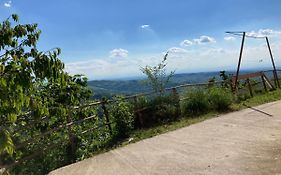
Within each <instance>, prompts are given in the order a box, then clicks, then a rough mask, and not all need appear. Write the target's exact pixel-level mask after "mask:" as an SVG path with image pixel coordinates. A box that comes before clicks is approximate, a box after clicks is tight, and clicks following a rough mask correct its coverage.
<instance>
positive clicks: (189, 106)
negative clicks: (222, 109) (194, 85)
mask: <svg viewBox="0 0 281 175" xmlns="http://www.w3.org/2000/svg"><path fill="white" fill-rule="evenodd" d="M185 98H186V99H185V101H184V102H183V104H182V110H183V113H184V114H186V115H199V114H203V113H207V112H208V111H209V110H210V104H209V101H208V98H207V93H206V91H204V90H203V89H196V90H192V91H190V92H188V93H187V94H186V96H185Z"/></svg>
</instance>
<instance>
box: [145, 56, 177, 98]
mask: <svg viewBox="0 0 281 175" xmlns="http://www.w3.org/2000/svg"><path fill="white" fill-rule="evenodd" d="M167 57H168V53H167V54H166V55H165V56H164V58H163V60H162V61H161V63H159V64H158V65H157V66H153V67H151V66H145V67H142V68H141V71H142V73H144V74H145V75H146V76H147V80H146V81H145V83H146V84H147V85H148V86H150V87H151V88H152V89H153V90H154V91H155V92H159V93H160V95H161V94H163V93H164V90H165V87H166V85H167V84H168V82H169V81H170V79H171V77H172V76H173V75H174V71H172V72H170V73H169V74H168V75H167V73H166V66H167V63H166V61H167Z"/></svg>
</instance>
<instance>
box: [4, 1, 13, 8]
mask: <svg viewBox="0 0 281 175" xmlns="http://www.w3.org/2000/svg"><path fill="white" fill-rule="evenodd" d="M4 6H5V7H7V8H10V7H11V6H12V1H8V2H5V3H4Z"/></svg>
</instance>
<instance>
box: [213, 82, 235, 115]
mask: <svg viewBox="0 0 281 175" xmlns="http://www.w3.org/2000/svg"><path fill="white" fill-rule="evenodd" d="M208 100H209V103H210V107H211V108H212V109H213V110H216V111H226V110H228V109H229V107H230V105H231V104H232V102H233V96H232V93H231V92H230V90H228V89H225V88H217V87H215V88H211V89H210V90H209V91H208Z"/></svg>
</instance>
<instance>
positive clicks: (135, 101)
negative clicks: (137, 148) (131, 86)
mask: <svg viewBox="0 0 281 175" xmlns="http://www.w3.org/2000/svg"><path fill="white" fill-rule="evenodd" d="M134 103H135V109H134V111H135V115H136V118H137V119H138V121H139V124H140V127H143V125H144V122H143V118H142V115H141V112H140V111H139V109H138V105H137V103H138V99H137V96H136V95H135V96H134Z"/></svg>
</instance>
